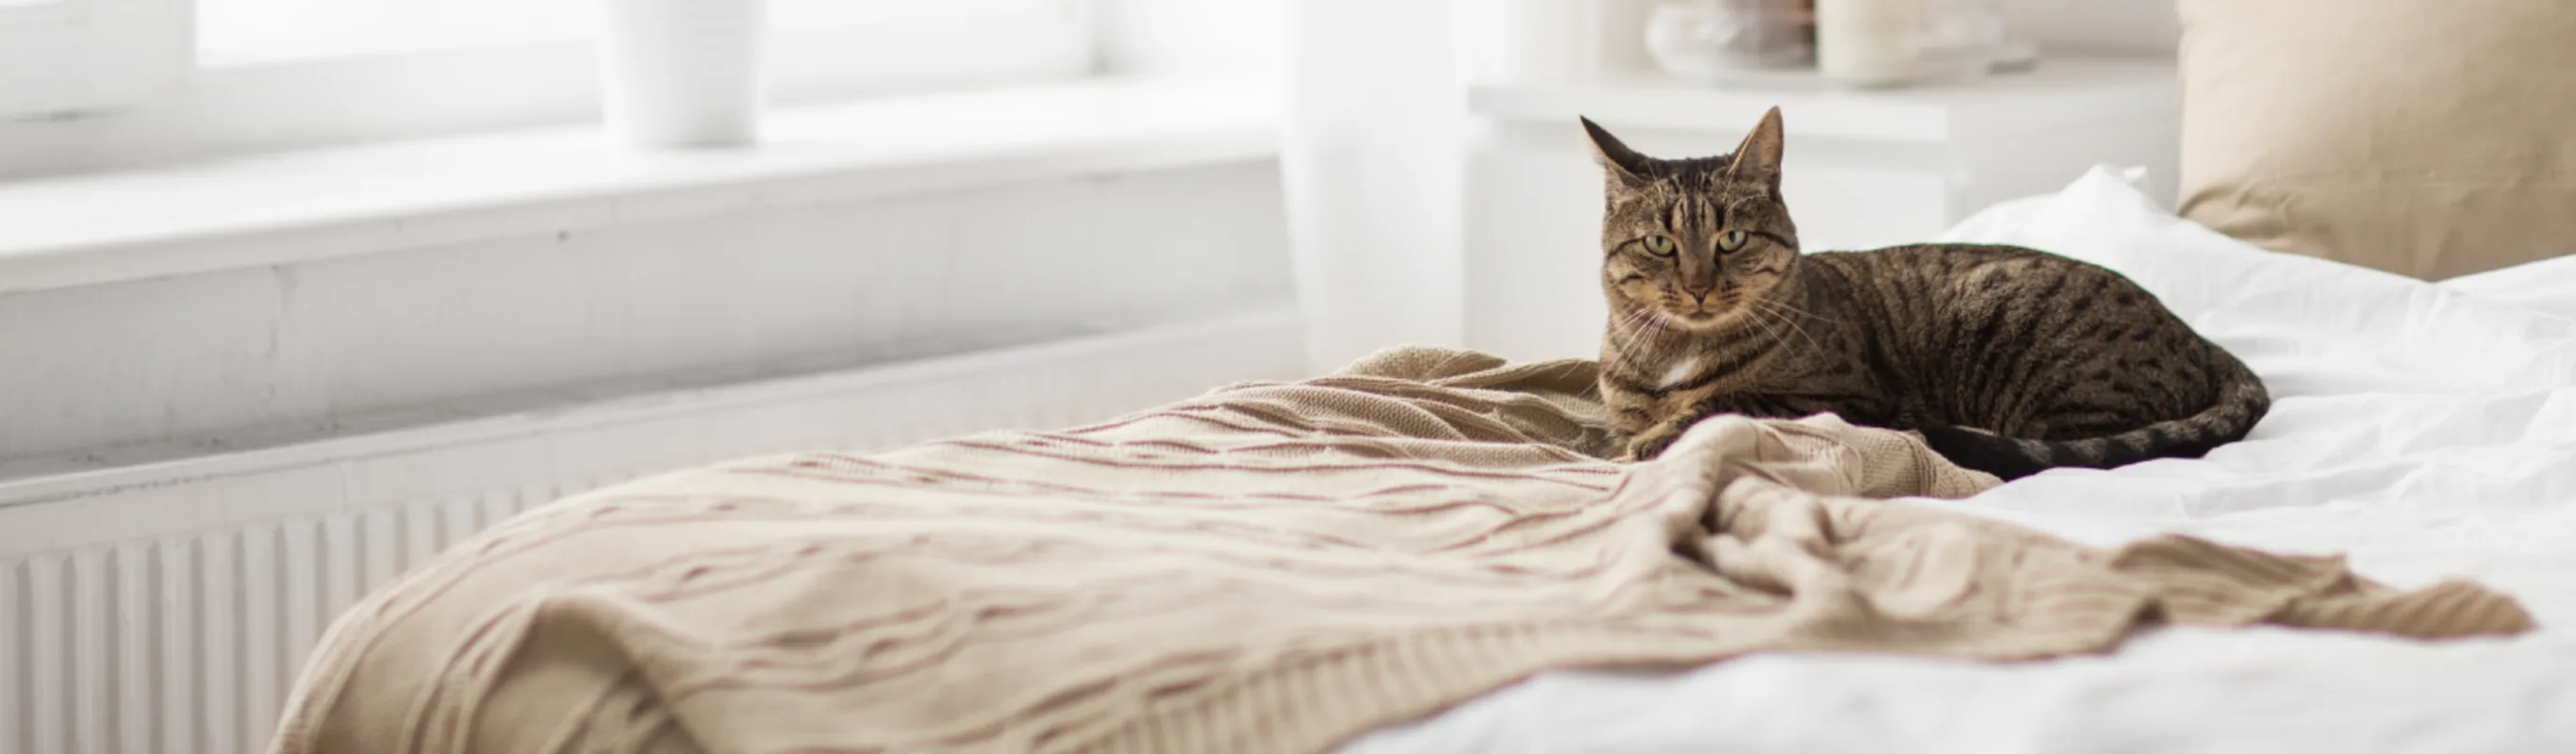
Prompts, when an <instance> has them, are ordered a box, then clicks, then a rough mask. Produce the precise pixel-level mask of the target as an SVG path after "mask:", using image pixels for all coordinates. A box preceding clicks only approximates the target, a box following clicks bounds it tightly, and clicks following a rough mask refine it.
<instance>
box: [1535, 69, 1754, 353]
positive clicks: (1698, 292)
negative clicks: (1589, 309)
mask: <svg viewBox="0 0 2576 754" xmlns="http://www.w3.org/2000/svg"><path fill="white" fill-rule="evenodd" d="M1583 127H1584V130H1585V131H1586V132H1587V133H1589V134H1590V135H1591V137H1592V143H1593V146H1594V147H1596V148H1597V149H1598V154H1599V157H1600V161H1601V166H1602V170H1603V172H1605V173H1608V174H1609V181H1608V191H1607V198H1608V203H1607V208H1606V210H1605V212H1604V214H1603V216H1602V222H1601V252H1602V261H1601V287H1602V290H1603V293H1604V294H1606V295H1607V296H1609V299H1610V313H1611V314H1610V316H1611V318H1612V319H1613V321H1614V322H1615V323H1618V324H1622V325H1626V326H1636V325H1652V326H1657V327H1660V328H1669V329H1677V330H1682V331H1706V330H1719V329H1725V328H1727V327H1729V326H1731V325H1733V324H1735V323H1736V322H1738V321H1740V320H1741V319H1743V318H1744V317H1746V316H1748V315H1747V314H1746V312H1748V311H1750V310H1752V309H1753V308H1755V307H1761V306H1765V305H1766V304H1764V303H1763V300H1762V299H1763V296H1764V295H1765V294H1767V293H1769V292H1771V290H1772V288H1773V286H1775V285H1777V284H1778V283H1779V282H1780V280H1781V279H1782V277H1783V276H1785V275H1787V274H1788V273H1789V270H1790V267H1791V266H1792V265H1795V264H1797V262H1798V229H1797V226H1795V225H1793V224H1791V223H1790V222H1789V209H1788V207H1787V206H1786V205H1784V204H1782V203H1781V201H1780V145H1781V142H1780V111H1779V110H1778V109H1777V108H1774V109H1772V110H1771V112H1769V113H1767V114H1765V115H1764V116H1763V117H1762V122H1761V124H1760V125H1757V126H1755V127H1754V129H1753V133H1752V135H1750V136H1747V137H1745V139H1744V144H1743V145H1742V146H1740V147H1737V148H1736V150H1735V153H1734V154H1732V155H1726V156H1720V157H1700V158H1691V159H1678V160H1663V159H1656V158H1653V157H1647V156H1645V155H1642V154H1638V153H1637V152H1636V151H1635V150H1631V149H1629V148H1628V147H1627V145H1625V144H1621V143H1620V142H1619V140H1618V138H1616V137H1613V136H1611V135H1610V132H1609V131H1607V130H1604V129H1602V128H1601V127H1600V126H1598V125H1595V124H1594V123H1593V122H1592V121H1590V120H1585V121H1583Z"/></svg>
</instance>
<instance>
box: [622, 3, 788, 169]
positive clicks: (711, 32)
mask: <svg viewBox="0 0 2576 754" xmlns="http://www.w3.org/2000/svg"><path fill="white" fill-rule="evenodd" d="M597 1H598V3H599V9H600V26H599V31H600V35H599V73H600V84H601V91H600V106H601V117H602V120H603V121H604V122H605V123H606V125H607V126H608V131H609V133H610V134H611V135H612V136H613V137H614V138H616V139H617V140H618V141H621V142H624V143H627V144H631V145H635V146H642V147H718V146H736V145H742V144H749V143H752V142H753V141H755V140H757V139H758V137H759V132H760V109H761V103H762V89H763V87H762V81H761V54H760V52H761V41H762V37H763V25H764V23H765V22H766V21H767V16H768V2H767V0H597Z"/></svg>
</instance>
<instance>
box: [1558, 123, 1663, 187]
mask: <svg viewBox="0 0 2576 754" xmlns="http://www.w3.org/2000/svg"><path fill="white" fill-rule="evenodd" d="M1575 120H1579V121H1583V133H1584V135H1586V136H1590V137H1592V156H1593V157H1594V158H1596V159H1597V160H1598V161H1599V162H1600V163H1601V169H1602V170H1603V171H1605V172H1608V173H1609V174H1610V179H1611V182H1613V183H1617V184H1620V185H1624V186H1635V185H1639V184H1642V183H1645V182H1646V175H1647V174H1648V173H1649V172H1650V171H1648V169H1647V165H1649V164H1652V163H1653V162H1654V158H1651V157H1647V156H1645V155H1642V154H1638V153H1637V150H1634V149H1629V148H1628V145H1626V144H1622V143H1619V137H1616V136H1612V135H1610V130H1609V129H1606V128H1602V127H1601V124H1599V123H1594V122H1592V119H1591V118H1585V117H1581V116H1576V117H1575Z"/></svg>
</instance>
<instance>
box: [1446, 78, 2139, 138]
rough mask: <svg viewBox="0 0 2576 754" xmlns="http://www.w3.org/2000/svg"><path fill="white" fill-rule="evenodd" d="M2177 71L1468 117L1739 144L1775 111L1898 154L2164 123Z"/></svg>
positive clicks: (1651, 99)
mask: <svg viewBox="0 0 2576 754" xmlns="http://www.w3.org/2000/svg"><path fill="white" fill-rule="evenodd" d="M2178 92H2179V87H2178V86H2177V84H2176V78H2175V71H2174V64H2173V62H2172V61H2150V60H2106V59H2080V58H2069V59H2043V60H2041V61H2040V63H2039V66H2038V67H2037V68H2036V69H2033V70H2030V71H2026V72H2021V73H2009V74H2000V75H1995V76H1988V77H1985V78H1982V79H1975V80H1969V81H1963V82H1957V83H1945V84H1933V85H1927V86H1921V87H1913V88H1902V89H1841V88H1833V87H1828V86H1821V85H1819V86H1784V87H1778V88H1756V87H1751V86H1745V85H1726V86H1720V85H1716V84H1709V83H1701V82H1695V81H1689V80H1684V79H1680V78H1675V77H1670V76H1662V75H1637V76H1632V77H1626V78H1620V79H1612V80H1605V81H1602V82H1600V83H1597V84H1589V85H1564V86H1480V87H1476V88H1474V89H1473V90H1471V91H1470V92H1469V95H1468V97H1469V98H1468V106H1469V108H1470V110H1471V111H1472V112H1474V113H1476V114H1478V115H1483V116H1487V117H1492V118H1499V119H1504V120H1521V121H1548V122H1564V123H1572V122H1573V120H1574V118H1575V116H1577V115H1581V116H1586V117H1590V118H1591V119H1593V120H1595V121H1600V122H1601V123H1602V125H1605V126H1608V127H1610V128H1611V129H1613V130H1618V129H1623V128H1667V129H1682V130H1709V131H1729V132H1741V131H1743V130H1744V129H1746V128H1750V127H1751V126H1752V125H1753V123H1754V121H1756V120H1758V119H1759V118H1760V117H1761V116H1762V111H1763V110H1765V109H1768V108H1770V107H1772V106H1774V105H1777V106H1779V107H1780V109H1781V115H1782V117H1783V119H1784V120H1786V121H1787V124H1788V126H1789V129H1790V130H1791V132H1793V133H1796V134H1798V135H1800V136H1802V137H1827V138H1846V139H1862V140H1875V141H1897V142H1929V143H1939V142H1945V141H1948V140H1950V139H1952V138H1955V137H1957V136H1958V135H1960V134H1961V133H1963V132H1977V133H1983V134H1998V135H1999V134H2010V133H2016V132H2029V131H2055V130H2058V129H2063V128H2068V127H2076V126H2081V125H2083V124H2087V123H2099V122H2103V121H2106V120H2118V119H2121V118H2132V117H2158V118H2164V117H2170V116H2171V108H2172V105H2171V103H2172V102H2173V101H2174V100H2175V99H2176V98H2177V97H2178V96H2179V95H2178Z"/></svg>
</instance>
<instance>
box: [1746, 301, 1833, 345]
mask: <svg viewBox="0 0 2576 754" xmlns="http://www.w3.org/2000/svg"><path fill="white" fill-rule="evenodd" d="M1751 303H1752V304H1753V305H1752V306H1748V307H1746V308H1745V311H1746V312H1748V313H1752V314H1756V315H1760V317H1762V318H1768V319H1773V320H1777V321H1779V323H1780V324H1782V325H1785V326H1787V327H1788V329H1789V330H1791V331H1793V332H1796V333H1797V334H1798V337H1800V338H1802V339H1805V340H1806V341H1807V347H1809V348H1813V349H1816V350H1819V351H1822V350H1824V348H1825V346H1824V344H1823V343H1821V342H1818V341H1817V340H1816V336H1815V334H1813V333H1809V332H1807V328H1806V326H1805V325H1801V324H1798V321H1797V319H1796V318H1794V317H1792V316H1790V315H1788V314H1786V313H1783V312H1782V311H1781V310H1780V309H1777V308H1773V307H1787V306H1788V304H1784V303H1780V302H1776V301H1772V300H1770V299H1761V298H1757V299H1752V300H1751ZM1790 311H1796V309H1790ZM1809 316H1812V315H1809Z"/></svg>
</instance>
